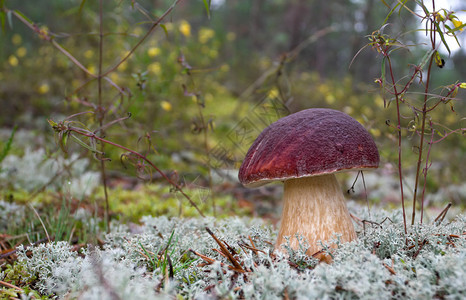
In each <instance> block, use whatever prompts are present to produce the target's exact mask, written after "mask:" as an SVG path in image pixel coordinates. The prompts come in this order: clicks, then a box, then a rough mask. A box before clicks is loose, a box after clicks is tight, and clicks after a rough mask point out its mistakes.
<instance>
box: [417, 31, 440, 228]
mask: <svg viewBox="0 0 466 300" xmlns="http://www.w3.org/2000/svg"><path fill="white" fill-rule="evenodd" d="M434 36H435V35H434ZM433 62H434V55H431V57H430V61H429V68H428V70H427V79H426V86H425V95H424V104H423V107H422V125H421V140H420V141H419V156H418V159H417V167H416V181H415V183H414V195H413V215H412V217H411V225H414V221H415V219H416V200H417V187H418V185H419V177H420V176H419V175H420V170H421V163H422V154H423V151H422V150H423V148H424V135H425V134H424V132H425V128H426V117H427V100H428V98H427V95H428V92H429V82H430V75H431V71H432V64H433ZM425 176H427V174H426V175H425ZM423 194H424V193H423ZM422 202H424V201H422ZM421 215H422V212H421ZM421 223H422V218H421Z"/></svg>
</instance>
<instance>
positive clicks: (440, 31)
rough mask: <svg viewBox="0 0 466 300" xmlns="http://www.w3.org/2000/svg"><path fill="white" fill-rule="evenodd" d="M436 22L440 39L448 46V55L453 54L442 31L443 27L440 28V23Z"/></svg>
mask: <svg viewBox="0 0 466 300" xmlns="http://www.w3.org/2000/svg"><path fill="white" fill-rule="evenodd" d="M434 24H435V28H436V30H437V33H438V34H439V36H440V39H441V40H442V43H443V45H444V46H445V48H447V51H448V55H451V50H450V47H448V43H447V41H446V40H445V37H444V36H443V32H442V29H441V28H440V25H439V23H437V22H435V23H434Z"/></svg>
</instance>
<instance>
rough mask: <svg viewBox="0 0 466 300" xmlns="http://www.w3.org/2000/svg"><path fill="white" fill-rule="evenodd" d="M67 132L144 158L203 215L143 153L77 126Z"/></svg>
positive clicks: (178, 187) (175, 184) (187, 196)
mask: <svg viewBox="0 0 466 300" xmlns="http://www.w3.org/2000/svg"><path fill="white" fill-rule="evenodd" d="M67 130H68V132H69V133H70V134H71V133H72V132H75V133H77V134H79V135H82V136H85V137H88V138H90V139H95V140H97V141H99V142H101V143H103V144H109V145H112V146H114V147H117V148H120V149H122V150H125V151H127V152H129V153H131V154H134V155H136V156H137V157H139V158H140V159H142V160H144V161H145V162H146V163H148V164H149V165H150V166H151V167H152V168H154V170H156V171H157V172H158V173H159V174H160V175H162V177H163V178H164V179H165V180H166V181H167V182H168V183H169V184H171V185H172V186H174V187H175V188H176V190H177V191H179V192H180V193H181V194H182V195H183V196H184V197H185V198H186V199H187V200H188V201H189V203H190V204H191V205H192V206H193V207H194V208H195V209H196V210H197V212H198V213H199V215H201V216H202V217H205V215H204V214H203V213H202V211H201V210H200V209H199V207H198V206H197V205H196V203H195V202H194V201H193V200H192V199H191V197H189V195H187V194H186V193H185V192H184V191H183V189H182V188H181V186H180V185H179V184H177V183H176V182H174V181H173V180H172V179H170V178H169V177H168V176H167V175H166V174H165V173H164V172H162V170H160V169H159V168H158V167H157V166H156V165H155V164H154V163H153V162H152V161H150V160H149V159H148V158H147V157H146V156H145V155H142V154H141V153H139V152H137V151H134V150H131V149H129V148H126V147H125V146H122V145H119V144H117V143H114V142H112V141H109V140H106V139H104V138H102V137H99V136H97V135H96V134H95V133H92V132H89V131H85V130H83V129H80V128H77V127H68V128H67Z"/></svg>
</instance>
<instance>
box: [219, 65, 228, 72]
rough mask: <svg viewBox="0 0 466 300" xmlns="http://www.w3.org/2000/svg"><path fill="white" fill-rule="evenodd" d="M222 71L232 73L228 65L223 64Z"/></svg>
mask: <svg viewBox="0 0 466 300" xmlns="http://www.w3.org/2000/svg"><path fill="white" fill-rule="evenodd" d="M220 71H221V72H225V73H226V72H228V71H230V66H229V65H227V64H223V65H222V66H221V67H220Z"/></svg>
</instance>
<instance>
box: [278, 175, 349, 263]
mask: <svg viewBox="0 0 466 300" xmlns="http://www.w3.org/2000/svg"><path fill="white" fill-rule="evenodd" d="M283 198H284V204H283V212H282V222H281V226H280V231H279V233H278V238H277V243H276V245H275V249H277V250H279V251H280V248H281V245H282V244H284V243H285V242H286V240H285V236H289V237H290V246H291V248H293V249H298V246H299V244H298V240H297V239H296V234H298V235H302V236H303V237H304V238H306V239H307V242H308V243H309V249H308V250H307V254H308V255H312V254H314V253H316V252H318V251H320V250H321V249H322V247H321V245H320V243H318V241H319V240H321V241H323V242H325V241H330V240H332V239H333V238H335V235H334V234H335V233H338V234H340V235H341V237H340V241H341V242H349V241H352V240H354V239H355V238H356V232H355V231H354V227H353V223H352V222H351V217H350V215H349V212H348V208H347V207H346V202H345V198H344V196H343V194H342V192H341V189H340V185H339V184H338V181H337V179H336V178H335V175H333V174H328V175H321V176H312V177H305V178H295V179H289V180H286V181H285V188H284V194H283ZM333 246H334V245H333ZM318 258H320V259H322V260H325V261H327V262H329V261H330V258H329V257H325V256H324V255H320V256H318Z"/></svg>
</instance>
